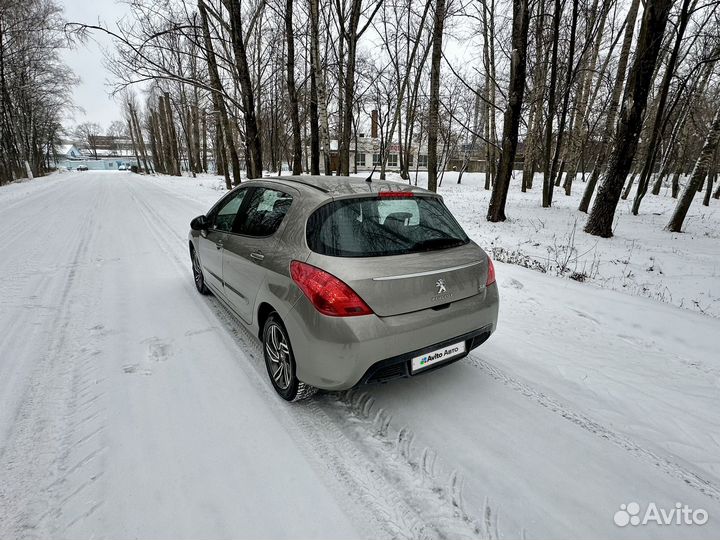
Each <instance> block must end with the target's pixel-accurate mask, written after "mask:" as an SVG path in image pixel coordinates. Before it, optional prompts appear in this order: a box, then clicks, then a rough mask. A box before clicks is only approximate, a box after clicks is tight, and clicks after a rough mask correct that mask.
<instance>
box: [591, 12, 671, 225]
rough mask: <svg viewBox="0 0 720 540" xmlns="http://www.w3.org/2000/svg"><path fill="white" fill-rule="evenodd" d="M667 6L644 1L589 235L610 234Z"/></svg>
mask: <svg viewBox="0 0 720 540" xmlns="http://www.w3.org/2000/svg"><path fill="white" fill-rule="evenodd" d="M671 5H672V2H671V1H670V0H647V4H646V7H645V13H644V15H643V22H642V26H641V28H640V36H639V37H638V44H637V50H636V51H635V59H634V61H633V65H632V67H631V69H630V73H629V78H628V82H627V85H626V89H625V99H624V100H623V105H622V108H621V110H620V119H619V120H618V126H617V133H616V135H615V140H614V146H613V151H612V154H611V156H610V163H609V166H608V170H607V172H606V173H605V178H604V179H603V184H602V185H601V186H600V189H599V190H598V194H597V197H596V198H595V203H594V204H593V209H592V212H591V213H590V217H589V218H588V222H587V225H586V226H585V232H587V233H590V234H592V235H595V236H602V237H605V238H609V237H611V236H612V222H613V218H614V216H615V209H616V207H617V204H618V201H619V200H620V194H621V192H622V188H623V185H624V183H625V179H626V177H627V174H628V171H629V170H630V166H631V165H632V160H633V157H634V156H635V150H636V149H637V144H638V139H639V138H640V128H641V126H642V118H643V114H644V112H645V106H646V104H647V97H648V93H649V91H650V86H651V84H652V78H653V74H654V73H655V65H656V62H657V58H658V53H659V52H660V46H661V45H662V41H663V36H664V34H665V26H666V24H667V20H668V15H669V13H670V7H671Z"/></svg>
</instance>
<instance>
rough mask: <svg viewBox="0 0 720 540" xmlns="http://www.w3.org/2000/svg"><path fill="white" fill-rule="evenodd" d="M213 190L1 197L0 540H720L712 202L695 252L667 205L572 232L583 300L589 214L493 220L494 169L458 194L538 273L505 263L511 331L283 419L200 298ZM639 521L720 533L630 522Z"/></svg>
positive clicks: (83, 187)
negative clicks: (695, 513) (694, 518)
mask: <svg viewBox="0 0 720 540" xmlns="http://www.w3.org/2000/svg"><path fill="white" fill-rule="evenodd" d="M221 189H222V186H221V183H220V181H219V180H218V179H217V178H216V177H204V178H198V179H187V178H185V179H173V178H167V177H153V178H145V177H139V176H137V175H132V174H129V173H127V174H126V173H121V172H117V173H110V172H108V173H95V172H90V171H88V172H83V173H67V174H64V175H57V176H53V177H51V178H50V179H39V180H36V181H32V182H26V183H22V184H16V185H11V186H6V187H3V188H0V227H1V228H2V230H3V231H4V234H3V235H2V240H0V248H1V249H2V257H0V275H2V276H3V279H2V280H0V537H1V538H12V537H33V538H51V537H52V538H79V537H90V536H92V537H109V538H118V537H122V538H125V537H136V538H156V537H157V538H161V537H162V538H175V537H179V538H198V537H201V538H239V537H242V538H247V537H272V538H310V537H326V538H330V537H333V538H476V537H500V538H520V537H525V538H529V539H531V538H546V537H558V538H605V537H613V538H649V537H652V538H717V537H718V536H720V399H718V398H720V355H718V354H717V350H718V347H717V336H718V335H720V319H718V318H715V317H717V315H718V314H719V312H720V307H719V306H718V302H717V299H718V297H719V296H720V291H718V286H719V285H718V279H717V276H718V273H719V272H718V260H720V243H719V242H718V239H717V235H718V234H720V228H719V227H718V219H720V218H718V216H717V204H714V203H715V201H713V204H711V206H710V208H709V209H706V208H702V207H701V206H700V205H699V204H697V205H696V206H695V205H694V206H693V208H692V210H691V215H690V219H689V220H688V222H687V231H688V233H686V234H683V235H671V234H670V233H666V232H664V231H662V226H663V225H664V224H665V221H667V214H668V212H669V210H670V208H671V205H672V201H670V200H669V198H667V197H653V196H652V195H648V197H647V200H646V202H645V204H644V206H643V209H642V211H643V215H641V216H638V217H633V216H631V215H627V211H626V208H625V205H623V212H622V214H621V215H620V216H619V220H618V226H617V229H616V237H615V238H614V239H611V240H601V241H598V239H596V238H594V237H589V236H587V235H585V234H584V233H582V226H583V225H584V222H583V221H582V220H578V225H577V231H576V233H575V242H574V246H575V249H576V250H577V254H578V255H576V256H574V257H575V258H577V261H573V262H572V264H575V263H577V266H576V267H573V268H571V270H572V271H576V272H583V271H584V272H586V273H587V274H588V280H587V281H589V282H590V283H587V282H586V283H578V282H576V281H574V280H572V279H567V278H559V277H557V275H556V274H557V273H558V272H557V270H556V267H555V266H553V265H552V264H550V263H553V262H554V261H555V257H554V255H553V253H551V254H550V255H548V253H547V248H548V247H551V246H555V245H563V243H564V244H565V245H567V244H568V242H567V237H568V234H569V231H570V230H571V225H572V224H573V223H574V218H575V215H577V214H576V213H575V212H574V208H575V207H576V206H577V196H573V197H571V198H565V197H564V195H562V193H561V192H560V191H558V192H557V193H556V206H555V208H553V209H550V210H547V209H545V210H543V209H541V208H537V206H539V205H538V204H537V200H536V199H537V198H538V197H539V193H538V190H535V191H534V192H532V193H528V194H525V195H522V194H520V193H519V192H518V190H513V192H511V196H510V201H509V205H508V214H509V216H510V221H509V222H506V223H505V224H497V225H493V224H489V223H487V222H486V221H485V219H484V215H485V212H486V208H487V197H488V194H487V193H486V192H485V191H484V190H483V189H482V185H481V176H480V175H465V177H464V179H463V184H462V185H461V186H458V185H457V184H455V183H454V179H453V177H452V176H451V175H446V177H445V179H444V184H443V187H442V189H441V193H442V194H443V195H444V196H445V198H446V201H447V203H448V205H449V206H450V207H451V209H452V210H453V211H454V213H455V214H456V215H457V217H458V218H459V220H460V221H461V223H462V224H463V226H464V227H465V228H466V230H467V231H468V233H469V234H470V235H471V236H472V237H473V238H474V239H475V240H477V241H478V242H479V243H480V244H481V245H483V246H485V247H488V248H492V247H502V248H504V249H505V250H507V251H522V253H523V254H525V255H527V257H532V258H533V259H534V260H537V261H539V262H541V263H542V264H543V265H545V267H546V268H547V269H548V271H547V272H546V273H542V272H538V271H536V270H531V269H527V268H523V267H521V266H519V265H516V264H504V263H502V262H499V263H497V264H496V271H497V276H498V283H499V286H500V291H501V302H502V303H501V314H500V321H499V328H498V331H497V332H496V333H495V334H494V335H493V337H492V338H491V339H490V341H488V342H487V343H486V344H485V345H483V346H482V347H480V348H479V349H476V350H475V351H473V353H472V354H471V355H470V356H469V357H468V358H466V359H465V360H462V361H460V362H458V363H456V364H454V365H452V366H450V367H447V368H446V369H442V370H439V371H437V372H435V373H433V374H430V375H427V376H424V377H418V378H414V379H407V380H402V381H397V382H395V383H392V384H388V385H382V386H372V387H364V388H361V389H359V390H355V391H351V392H347V393H341V394H321V395H319V396H318V397H317V398H316V399H314V400H312V401H310V402H307V403H300V404H286V403H284V402H282V401H281V400H280V399H279V398H277V397H276V396H275V395H274V392H273V391H272V388H271V387H270V384H269V383H268V382H267V381H266V378H267V377H266V374H265V368H264V365H263V361H262V357H261V353H260V349H259V346H258V343H257V341H256V339H255V338H254V337H252V336H250V335H249V334H248V333H247V332H245V331H244V330H243V329H242V328H241V327H239V325H238V324H237V323H236V322H235V321H234V320H233V319H232V317H231V316H230V315H229V314H228V313H227V312H226V311H225V310H224V309H223V308H222V307H221V306H220V305H219V304H218V303H217V301H216V300H214V299H213V298H212V297H210V298H205V297H201V296H199V295H197V294H196V292H195V290H194V288H193V284H192V279H191V274H190V270H189V263H188V260H187V259H188V256H187V247H186V240H185V239H186V235H187V229H188V223H189V221H190V219H191V218H193V217H195V216H196V215H198V214H201V213H203V212H205V211H206V210H207V208H208V207H209V206H210V204H212V203H213V202H214V201H215V200H216V199H217V198H218V197H219V196H220V194H221V193H220V190H221ZM697 202H699V201H696V203H697ZM571 210H572V211H571ZM651 211H652V212H658V213H661V214H662V215H659V216H656V215H654V214H650V212H651ZM540 220H541V221H542V223H541V224H538V221H540ZM633 241H634V247H633V248H632V250H631V249H630V246H631V245H633ZM535 244H537V245H535ZM590 248H592V249H593V250H594V253H592V252H587V250H588V249H590ZM586 252H587V253H586ZM650 256H652V257H653V261H654V263H655V269H656V270H653V271H648V270H647V267H649V266H647V267H646V264H647V263H648V262H649V261H650V259H649V257H650ZM622 257H625V258H624V259H623V261H625V260H627V263H625V262H621V263H617V262H616V263H613V262H612V261H613V260H614V259H615V258H622ZM498 258H502V257H498ZM592 261H596V262H594V263H593V264H592V265H591V262H592ZM583 263H584V264H583ZM591 267H592V268H593V269H595V270H594V271H591ZM657 269H660V270H662V274H660V272H659V270H657ZM629 272H631V273H632V275H628V274H629ZM567 274H569V273H567V272H566V275H567ZM623 283H624V285H623ZM643 287H644V288H645V289H647V291H645V290H644V289H643ZM662 287H666V288H667V289H668V291H669V292H667V293H665V295H664V296H663V295H662V294H655V293H654V292H653V291H661V290H662ZM648 291H650V292H648ZM628 293H630V294H628ZM670 295H672V296H670ZM694 301H697V306H696V305H695V303H694ZM681 305H682V308H681V307H679V306H681ZM698 306H699V308H698ZM684 308H689V309H684ZM700 309H702V310H703V311H705V312H706V313H710V314H712V315H714V316H715V317H711V316H708V315H703V314H702V313H701V312H700ZM631 502H637V503H639V504H640V506H641V508H643V509H644V508H645V507H647V505H648V504H649V503H655V504H656V505H657V506H658V507H659V508H664V509H667V510H670V509H672V508H674V505H675V503H677V502H680V503H682V504H687V505H689V506H690V507H692V508H694V509H698V508H701V509H704V510H705V511H706V512H707V513H708V515H709V520H708V522H707V523H706V524H705V525H702V526H700V525H665V526H658V525H653V524H648V525H639V526H631V525H628V526H627V527H624V528H621V527H618V526H617V525H615V523H614V522H613V516H614V514H615V513H616V512H617V511H618V510H619V509H620V505H621V504H628V503H631Z"/></svg>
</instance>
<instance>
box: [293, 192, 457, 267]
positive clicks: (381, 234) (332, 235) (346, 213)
mask: <svg viewBox="0 0 720 540" xmlns="http://www.w3.org/2000/svg"><path fill="white" fill-rule="evenodd" d="M468 241H469V240H468V237H467V235H466V234H465V232H464V231H463V230H462V228H461V227H460V225H458V223H457V221H455V218H453V216H452V214H450V211H449V210H448V209H447V208H446V207H445V205H444V204H443V203H442V201H441V200H440V199H438V198H437V197H412V198H379V197H372V198H368V197H363V198H356V199H341V200H339V201H333V202H331V203H328V204H326V205H324V206H321V207H320V208H318V209H317V210H316V211H315V212H314V213H313V214H312V215H311V216H310V218H309V219H308V225H307V242H308V246H309V247H310V249H311V250H313V251H314V252H316V253H320V254H321V255H330V256H334V257H378V256H383V255H402V254H404V253H417V252H421V251H434V250H438V249H447V248H451V247H457V246H461V245H463V244H467V243H468Z"/></svg>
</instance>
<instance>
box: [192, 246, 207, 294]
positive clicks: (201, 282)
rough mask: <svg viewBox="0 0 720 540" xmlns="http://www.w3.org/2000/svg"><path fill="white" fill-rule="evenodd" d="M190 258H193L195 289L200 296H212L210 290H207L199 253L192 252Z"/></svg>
mask: <svg viewBox="0 0 720 540" xmlns="http://www.w3.org/2000/svg"><path fill="white" fill-rule="evenodd" d="M190 257H191V258H192V271H193V281H195V288H196V289H197V290H198V292H199V293H200V294H210V290H209V289H208V288H207V285H205V276H203V272H202V266H200V259H198V256H197V253H196V252H195V250H194V249H191V250H190Z"/></svg>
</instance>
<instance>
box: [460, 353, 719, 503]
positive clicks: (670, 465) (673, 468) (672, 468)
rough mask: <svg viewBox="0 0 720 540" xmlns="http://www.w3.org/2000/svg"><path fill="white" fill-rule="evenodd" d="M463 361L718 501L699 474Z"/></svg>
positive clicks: (496, 371) (479, 362)
mask: <svg viewBox="0 0 720 540" xmlns="http://www.w3.org/2000/svg"><path fill="white" fill-rule="evenodd" d="M467 359H468V360H469V361H470V363H471V364H472V365H473V366H475V367H478V368H480V369H481V370H483V371H484V372H485V373H487V374H488V375H489V376H490V377H492V378H493V379H495V380H496V381H498V382H500V383H502V384H504V385H505V386H508V387H510V388H512V389H513V390H515V391H516V392H519V393H520V394H522V395H523V396H525V397H527V398H530V399H532V400H534V401H536V402H537V403H538V404H540V405H542V406H543V407H545V408H546V409H549V410H550V411H552V412H554V413H555V414H559V415H560V416H562V417H563V418H565V419H566V420H568V421H570V422H572V423H573V424H575V425H576V426H578V427H580V428H582V429H584V430H586V431H588V432H590V433H592V434H594V435H597V436H598V437H601V438H603V439H605V440H608V441H610V442H611V443H613V444H614V445H616V446H619V447H620V448H622V449H624V450H626V451H628V452H630V453H631V454H633V455H634V456H636V457H637V458H639V459H641V460H643V461H645V462H646V463H648V464H650V465H653V466H655V467H657V468H658V469H660V470H661V471H663V472H664V473H665V474H668V475H670V476H672V477H674V478H677V479H679V480H682V481H683V482H684V483H685V484H687V485H688V486H690V487H692V488H694V489H696V490H697V491H699V492H700V493H702V494H703V495H706V496H708V497H711V498H712V499H715V500H716V501H720V487H719V486H717V485H716V484H715V483H714V482H712V481H711V480H708V479H707V478H703V477H702V476H700V475H699V474H697V473H695V472H693V471H691V470H689V469H688V468H686V467H684V466H683V465H681V464H679V463H677V462H676V461H673V460H672V459H671V458H669V457H665V456H661V455H659V454H657V453H656V452H654V451H652V450H649V449H648V448H645V447H643V446H642V445H640V444H638V443H636V442H634V441H632V440H631V439H629V438H627V437H625V436H624V435H621V434H620V433H618V432H616V431H613V430H612V429H610V428H607V427H605V426H603V425H602V424H600V423H598V422H596V421H595V420H592V419H590V418H588V417H587V416H585V415H584V414H582V413H579V412H577V411H574V410H572V409H571V408H570V407H568V406H567V405H564V404H562V403H560V402H559V401H558V400H556V399H554V398H552V397H550V396H548V395H547V394H544V393H543V392H541V391H539V390H536V389H535V388H532V387H531V386H529V385H527V384H525V383H524V382H521V381H519V380H517V379H515V378H513V377H511V376H510V375H508V374H507V373H506V372H505V371H503V370H502V369H500V368H498V367H497V366H494V365H492V364H490V363H489V362H487V361H485V360H483V359H482V358H480V357H479V356H478V355H476V354H472V353H471V354H470V355H469V356H468V357H467Z"/></svg>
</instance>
